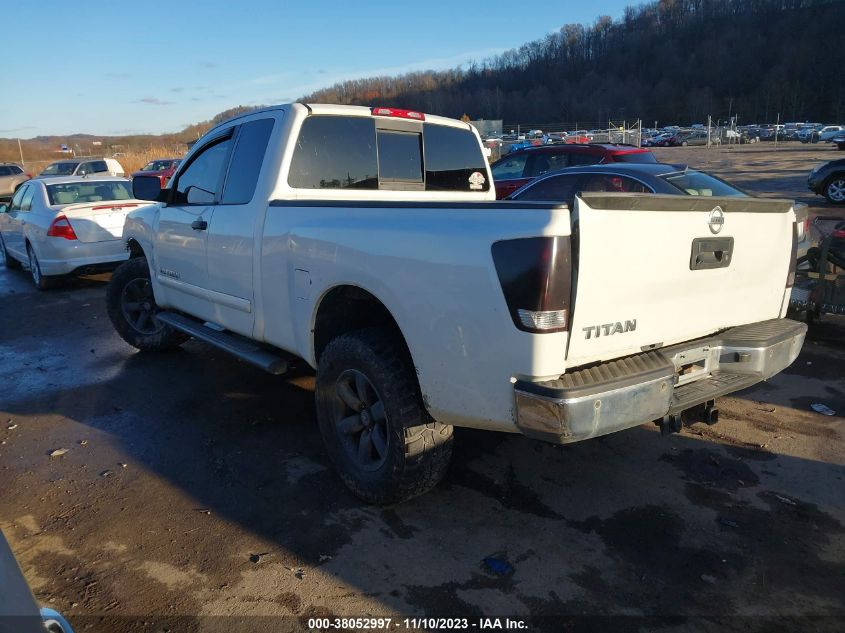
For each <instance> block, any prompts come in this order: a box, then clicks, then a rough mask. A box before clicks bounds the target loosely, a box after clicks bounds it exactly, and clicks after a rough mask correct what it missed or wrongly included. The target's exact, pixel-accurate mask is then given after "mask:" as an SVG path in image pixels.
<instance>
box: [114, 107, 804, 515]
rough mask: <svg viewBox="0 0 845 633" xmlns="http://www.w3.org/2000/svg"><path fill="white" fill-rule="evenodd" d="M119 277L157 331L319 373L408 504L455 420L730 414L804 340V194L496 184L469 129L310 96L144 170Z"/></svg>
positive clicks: (553, 429) (139, 333) (340, 420)
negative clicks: (160, 171) (504, 194)
mask: <svg viewBox="0 0 845 633" xmlns="http://www.w3.org/2000/svg"><path fill="white" fill-rule="evenodd" d="M134 193H135V197H136V198H141V199H144V200H154V201H156V204H151V205H149V206H146V207H143V208H141V209H138V210H136V211H133V212H132V213H131V214H129V216H128V218H127V221H126V225H125V228H124V233H123V238H124V240H125V241H126V244H127V248H128V249H129V251H130V259H129V260H128V261H127V262H125V263H124V264H123V265H122V266H121V267H120V268H119V269H118V270H117V271H116V272H115V274H114V275H113V277H112V280H111V282H110V284H109V287H108V291H107V303H108V310H109V315H110V317H111V320H112V322H113V323H114V326H115V328H116V329H117V331H118V332H119V333H120V335H121V336H122V337H123V338H124V339H125V340H126V341H127V342H129V343H130V344H131V345H134V346H135V347H137V348H139V349H141V350H162V349H166V348H169V347H172V346H175V345H179V344H180V343H181V342H183V341H184V340H186V339H187V338H188V337H189V336H193V337H196V338H198V339H201V340H203V341H206V342H208V343H210V344H212V345H216V346H218V347H220V348H222V349H224V350H227V351H229V352H231V353H233V354H235V355H236V356H239V357H240V358H242V359H244V360H246V361H249V362H251V363H253V364H255V365H258V366H260V367H262V368H264V369H265V370H267V371H269V372H272V373H275V374H279V373H282V372H284V371H285V369H286V366H287V363H286V360H285V358H286V357H287V358H289V357H290V355H291V354H293V355H295V356H298V357H301V358H303V359H305V361H306V362H307V363H308V364H309V365H311V366H312V367H313V368H315V369H316V372H317V379H316V402H317V418H318V422H319V427H320V431H321V433H322V435H323V438H324V441H325V444H326V447H327V451H328V453H329V455H330V457H331V459H332V461H333V463H334V464H335V466H336V468H337V471H338V472H339V474H340V476H341V478H342V479H343V480H344V481H345V483H346V484H347V485H348V486H349V487H350V489H351V490H352V491H353V492H354V493H356V494H357V495H359V496H360V497H361V498H363V499H365V500H367V501H369V502H373V503H393V502H397V501H401V500H403V499H407V498H409V497H412V496H414V495H417V494H420V493H422V492H425V491H426V490H428V489H430V488H431V487H433V486H434V485H435V484H436V483H437V482H438V481H439V480H440V478H441V477H442V476H443V474H444V473H445V470H446V468H447V465H448V462H449V458H450V455H451V441H452V429H453V427H455V426H464V427H473V428H479V429H488V430H492V431H505V432H521V433H523V434H525V435H527V436H530V437H534V438H538V439H542V440H546V441H550V442H556V443H568V442H575V441H579V440H584V439H587V438H592V437H596V436H599V435H603V434H606V433H610V432H614V431H619V430H621V429H625V428H629V427H632V426H635V425H639V424H642V423H644V422H651V421H655V422H657V423H658V424H659V425H660V427H661V430H665V431H667V432H669V431H672V430H678V429H679V427H680V423H681V414H682V413H684V412H690V415H695V416H697V417H696V418H695V419H704V420H707V421H710V422H712V421H715V419H716V417H717V415H718V412H717V410H716V409H715V406H714V400H715V398H717V397H718V396H721V395H724V394H727V393H730V392H733V391H736V390H739V389H742V388H745V387H748V386H749V385H752V384H754V383H756V382H758V381H760V380H765V379H767V378H769V377H770V376H772V375H773V374H775V373H777V372H779V371H781V370H782V369H784V368H785V367H787V366H788V365H789V364H790V363H791V362H792V361H793V360H794V359H795V357H796V356H797V355H798V352H799V351H800V349H801V345H802V343H803V340H804V334H805V330H806V328H805V326H804V325H803V324H800V323H797V322H795V321H790V320H787V319H784V318H783V317H784V315H785V312H786V307H787V305H788V302H789V296H790V287H791V285H792V280H793V276H794V275H793V268H792V262H793V260H794V257H793V256H792V255H791V252H792V250H793V249H794V245H795V242H796V239H797V236H798V234H799V224H800V223H799V222H796V214H795V211H794V210H793V206H792V204H791V203H790V202H788V201H779V200H760V199H755V198H750V197H724V198H716V197H707V196H699V197H694V196H683V195H678V196H671V195H656V194H632V193H586V192H584V193H580V194H579V195H578V196H577V197H576V199H575V203H574V208H568V207H567V205H566V204H562V203H557V202H548V203H546V202H538V203H525V202H516V201H499V202H497V201H495V190H494V188H493V187H492V182H491V175H490V170H489V167H488V165H487V163H486V161H485V159H484V157H483V153H482V146H481V142H480V139H479V137H478V134H477V133H476V131H475V130H474V129H473V128H472V127H470V126H469V125H467V124H465V123H462V122H460V121H455V120H452V119H446V118H442V117H436V116H429V115H424V114H421V113H419V112H413V111H407V110H398V109H393V108H372V109H371V108H364V107H354V106H332V105H304V104H292V105H285V106H279V107H275V108H269V109H265V110H261V111H257V112H252V113H249V114H247V115H244V116H240V117H237V118H235V119H232V120H230V121H227V122H225V123H221V124H220V125H218V126H217V127H215V128H213V129H212V130H211V131H209V132H208V133H207V134H206V135H205V136H204V137H203V138H202V139H200V140H199V141H198V142H197V143H196V145H195V146H194V147H193V148H192V150H191V151H190V153H189V154H188V155H187V157H186V158H185V160H184V161H183V162H182V164H181V165H180V167H179V170H178V171H177V172H176V174H175V175H174V177H173V179H172V180H171V182H170V187H169V188H168V189H165V190H161V189H160V183H159V180H158V179H157V178H155V177H152V178H143V177H139V178H135V180H134Z"/></svg>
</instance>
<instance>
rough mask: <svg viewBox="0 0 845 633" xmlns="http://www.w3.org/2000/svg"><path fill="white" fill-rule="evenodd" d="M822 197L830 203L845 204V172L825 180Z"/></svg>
mask: <svg viewBox="0 0 845 633" xmlns="http://www.w3.org/2000/svg"><path fill="white" fill-rule="evenodd" d="M824 197H825V198H827V200H828V202H830V203H831V204H845V174H837V175H836V176H833V178H831V179H830V180H828V181H827V183H826V184H825V186H824Z"/></svg>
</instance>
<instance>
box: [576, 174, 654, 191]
mask: <svg viewBox="0 0 845 633" xmlns="http://www.w3.org/2000/svg"><path fill="white" fill-rule="evenodd" d="M580 190H581V191H610V192H620V193H651V189H648V188H647V187H646V186H645V185H643V183H641V182H639V181H638V180H634V179H633V178H628V177H627V176H617V175H615V174H590V175H589V176H588V177H587V178H586V179H585V180H584V184H583V185H581V189H580Z"/></svg>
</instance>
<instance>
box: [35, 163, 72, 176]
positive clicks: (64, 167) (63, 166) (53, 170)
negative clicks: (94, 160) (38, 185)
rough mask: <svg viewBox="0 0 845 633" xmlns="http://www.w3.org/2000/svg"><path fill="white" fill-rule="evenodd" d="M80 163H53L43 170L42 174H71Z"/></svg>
mask: <svg viewBox="0 0 845 633" xmlns="http://www.w3.org/2000/svg"><path fill="white" fill-rule="evenodd" d="M78 164H79V163H53V164H52V165H47V168H46V169H45V170H44V171H42V172H41V175H42V176H70V175H72V174H73V170H74V169H76V166H77V165H78Z"/></svg>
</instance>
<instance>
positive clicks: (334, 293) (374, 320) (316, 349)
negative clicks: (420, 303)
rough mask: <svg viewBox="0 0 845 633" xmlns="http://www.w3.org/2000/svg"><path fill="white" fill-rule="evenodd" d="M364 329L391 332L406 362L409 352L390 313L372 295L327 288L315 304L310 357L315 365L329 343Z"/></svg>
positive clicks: (340, 287)
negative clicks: (399, 345) (379, 329)
mask: <svg viewBox="0 0 845 633" xmlns="http://www.w3.org/2000/svg"><path fill="white" fill-rule="evenodd" d="M367 327H380V328H385V329H386V330H387V331H392V332H393V333H394V334H395V335H396V336H397V337H398V340H399V341H400V342H401V345H402V348H403V350H404V352H405V353H406V354H407V357H408V360H409V361H411V359H412V356H411V351H410V348H409V347H408V342H407V340H406V339H405V335H404V334H403V332H402V329H401V328H400V327H399V323H398V321H397V320H396V317H394V316H393V313H392V312H391V311H390V309H389V308H388V307H387V306H386V305H385V303H384V302H383V301H382V300H381V299H379V298H378V297H377V296H376V295H375V294H374V293H372V292H370V291H369V290H367V289H366V288H363V287H361V286H357V285H353V284H338V285H335V286H332V287H330V288H327V289H326V290H325V291H324V292H323V294H322V295H321V296H320V298H319V299H318V300H317V301H316V302H315V308H314V316H313V319H312V327H311V333H312V336H311V353H312V358H313V359H314V362H315V365H316V364H317V363H319V361H320V355H321V354H322V353H323V351H324V350H325V348H326V346H327V345H328V344H329V342H331V340H332V339H334V338H337V337H338V336H342V335H343V334H347V333H349V332H353V331H355V330H360V329H363V328H367Z"/></svg>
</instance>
